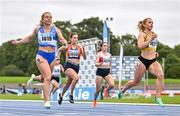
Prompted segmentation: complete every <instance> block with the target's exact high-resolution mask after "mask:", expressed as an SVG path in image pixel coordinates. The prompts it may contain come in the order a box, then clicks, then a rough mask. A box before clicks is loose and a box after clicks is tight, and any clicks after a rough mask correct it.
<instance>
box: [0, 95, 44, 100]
mask: <svg viewBox="0 0 180 116" xmlns="http://www.w3.org/2000/svg"><path fill="white" fill-rule="evenodd" d="M0 99H9V100H41V95H40V94H24V95H22V96H18V95H17V94H0Z"/></svg>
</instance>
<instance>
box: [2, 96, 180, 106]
mask: <svg viewBox="0 0 180 116" xmlns="http://www.w3.org/2000/svg"><path fill="white" fill-rule="evenodd" d="M0 99H1V100H3V99H8V100H43V99H42V98H41V95H39V94H24V95H22V96H18V95H15V94H0ZM162 99H163V102H164V103H165V104H180V96H177V95H176V96H174V97H168V96H162ZM98 102H110V103H152V104H154V103H155V102H154V97H151V98H144V97H142V96H141V97H134V98H128V97H124V98H123V99H117V98H113V99H106V100H98Z"/></svg>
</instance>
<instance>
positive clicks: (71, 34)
mask: <svg viewBox="0 0 180 116" xmlns="http://www.w3.org/2000/svg"><path fill="white" fill-rule="evenodd" d="M73 35H78V34H77V33H76V32H70V34H69V39H71V38H72V36H73Z"/></svg>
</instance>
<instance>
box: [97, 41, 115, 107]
mask: <svg viewBox="0 0 180 116" xmlns="http://www.w3.org/2000/svg"><path fill="white" fill-rule="evenodd" d="M107 50H108V44H107V43H106V42H103V43H102V44H101V49H100V50H99V51H98V52H97V55H96V64H95V65H96V67H97V71H96V92H95V93H94V101H93V107H94V108H95V107H96V100H97V97H98V95H99V92H100V89H101V86H102V82H103V79H105V80H106V81H107V83H108V87H107V88H106V89H105V97H106V98H107V97H108V91H109V90H111V89H112V88H114V79H113V77H112V75H111V74H110V70H111V63H112V59H111V54H110V53H108V51H107Z"/></svg>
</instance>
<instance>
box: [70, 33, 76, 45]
mask: <svg viewBox="0 0 180 116" xmlns="http://www.w3.org/2000/svg"><path fill="white" fill-rule="evenodd" d="M71 42H72V43H74V44H75V43H77V42H78V35H72V37H71Z"/></svg>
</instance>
